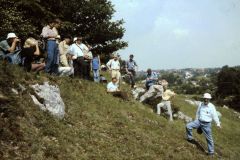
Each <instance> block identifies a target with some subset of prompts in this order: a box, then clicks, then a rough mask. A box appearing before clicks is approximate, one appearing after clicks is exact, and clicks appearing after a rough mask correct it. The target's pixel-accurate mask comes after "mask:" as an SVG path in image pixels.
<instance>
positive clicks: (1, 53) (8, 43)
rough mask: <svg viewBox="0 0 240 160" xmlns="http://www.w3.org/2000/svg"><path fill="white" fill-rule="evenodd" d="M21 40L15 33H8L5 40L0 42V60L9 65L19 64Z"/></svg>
mask: <svg viewBox="0 0 240 160" xmlns="http://www.w3.org/2000/svg"><path fill="white" fill-rule="evenodd" d="M20 43H21V40H20V39H19V38H18V37H17V36H16V34H15V33H8V35H7V39H6V40H3V41H1V42H0V58H1V59H2V60H6V61H7V62H8V63H11V64H19V63H20V62H21V61H20V57H19V52H20V50H21V47H20Z"/></svg>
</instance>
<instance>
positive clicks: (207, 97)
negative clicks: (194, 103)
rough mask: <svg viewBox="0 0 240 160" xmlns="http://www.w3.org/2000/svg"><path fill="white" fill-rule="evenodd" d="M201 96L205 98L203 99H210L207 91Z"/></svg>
mask: <svg viewBox="0 0 240 160" xmlns="http://www.w3.org/2000/svg"><path fill="white" fill-rule="evenodd" d="M203 98H205V99H212V96H211V94H209V93H204V95H203Z"/></svg>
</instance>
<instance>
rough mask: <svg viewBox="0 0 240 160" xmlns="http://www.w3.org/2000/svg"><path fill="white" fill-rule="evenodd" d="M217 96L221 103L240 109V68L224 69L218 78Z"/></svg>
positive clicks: (225, 67) (226, 67)
mask: <svg viewBox="0 0 240 160" xmlns="http://www.w3.org/2000/svg"><path fill="white" fill-rule="evenodd" d="M216 95H217V96H218V99H219V101H220V102H221V103H223V104H226V105H230V106H231V107H233V108H235V109H240V67H228V66H224V67H223V68H222V70H221V71H220V72H219V74H218V76H217V91H216Z"/></svg>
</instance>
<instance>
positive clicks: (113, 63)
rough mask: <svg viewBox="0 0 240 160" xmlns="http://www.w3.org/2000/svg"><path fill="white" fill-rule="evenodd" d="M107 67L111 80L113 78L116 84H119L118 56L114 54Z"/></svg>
mask: <svg viewBox="0 0 240 160" xmlns="http://www.w3.org/2000/svg"><path fill="white" fill-rule="evenodd" d="M107 67H108V69H109V71H110V72H111V76H112V78H113V77H115V78H116V79H117V82H116V83H117V84H119V83H120V78H121V73H120V62H119V61H118V56H117V55H116V54H114V55H113V59H111V60H109V61H108V63H107Z"/></svg>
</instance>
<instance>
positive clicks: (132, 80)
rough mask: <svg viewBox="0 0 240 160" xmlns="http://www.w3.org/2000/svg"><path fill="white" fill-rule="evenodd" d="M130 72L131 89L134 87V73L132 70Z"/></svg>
mask: <svg viewBox="0 0 240 160" xmlns="http://www.w3.org/2000/svg"><path fill="white" fill-rule="evenodd" d="M130 72H131V75H130V79H131V86H132V88H134V86H135V74H136V73H135V71H134V70H131V71H130Z"/></svg>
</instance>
